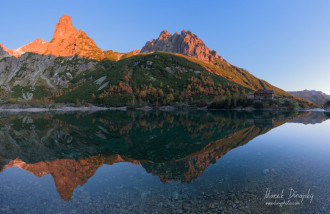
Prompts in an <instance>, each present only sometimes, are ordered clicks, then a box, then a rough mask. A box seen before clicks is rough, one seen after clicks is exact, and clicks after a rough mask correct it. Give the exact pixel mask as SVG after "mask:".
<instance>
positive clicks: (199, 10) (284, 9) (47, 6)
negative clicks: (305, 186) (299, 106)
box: [0, 0, 330, 94]
mask: <svg viewBox="0 0 330 214" xmlns="http://www.w3.org/2000/svg"><path fill="white" fill-rule="evenodd" d="M63 14H68V15H70V16H71V18H72V21H73V25H74V26H75V27H76V28H78V29H80V28H81V29H83V30H84V31H85V32H86V33H87V34H88V35H89V36H90V37H91V38H92V39H93V40H94V41H95V42H96V44H97V45H98V46H99V47H100V48H102V49H104V50H114V51H119V52H128V51H131V50H134V49H140V48H141V47H142V46H143V45H144V44H145V42H146V41H148V40H151V39H152V38H157V37H158V35H159V33H160V32H161V31H162V30H164V29H167V30H168V31H169V32H170V33H174V32H176V31H178V32H180V31H181V30H182V29H186V30H191V31H192V32H193V33H195V34H197V35H198V36H199V37H200V38H201V39H202V40H203V41H204V42H205V43H206V45H207V46H208V47H209V48H210V49H214V50H216V51H218V54H219V55H222V56H223V57H224V58H225V59H227V61H229V62H230V63H232V64H233V65H236V66H239V67H242V68H245V69H247V70H248V71H249V72H250V73H252V74H254V75H255V76H257V77H259V78H262V79H265V80H267V81H268V82H270V83H272V84H274V85H276V86H278V87H280V88H283V89H284V90H303V89H316V90H322V91H324V92H326V93H328V94H330V1H328V0H324V1H322V0H317V1H312V0H309V1H305V0H290V1H288V0H276V1H265V0H260V1H247V0H235V1H229V0H226V1H225V0H223V1H222V0H214V1H212V0H209V1H204V0H203V1H202V0H201V1H194V0H189V1H188V0H187V1H184V0H173V1H171V0H167V1H156V0H155V1H144V0H139V1H138V0H131V1H126V0H120V1H110V0H109V1H97V0H95V1H71V0H70V1H69V0H66V1H32V0H30V1H25V0H24V1H23V0H22V1H16V0H10V1H3V2H1V13H0V44H1V43H2V44H4V45H5V46H6V47H7V48H17V47H20V46H22V45H24V44H27V43H29V42H31V41H33V40H34V39H36V38H38V37H40V38H42V39H44V40H48V41H50V40H51V38H52V35H53V33H54V29H55V25H56V23H57V22H58V20H59V18H60V16H61V15H63Z"/></svg>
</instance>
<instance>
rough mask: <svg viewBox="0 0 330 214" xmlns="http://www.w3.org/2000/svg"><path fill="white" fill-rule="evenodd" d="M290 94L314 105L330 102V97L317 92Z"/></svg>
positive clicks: (293, 92) (305, 91) (306, 91)
mask: <svg viewBox="0 0 330 214" xmlns="http://www.w3.org/2000/svg"><path fill="white" fill-rule="evenodd" d="M288 92H289V93H290V94H292V95H293V96H296V97H300V98H302V99H305V100H308V101H310V102H313V103H317V104H323V103H324V102H325V101H326V100H330V95H328V94H326V93H324V92H322V91H317V90H307V89H305V90H303V91H288Z"/></svg>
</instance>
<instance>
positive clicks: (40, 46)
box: [2, 38, 49, 57]
mask: <svg viewBox="0 0 330 214" xmlns="http://www.w3.org/2000/svg"><path fill="white" fill-rule="evenodd" d="M48 44H49V43H48V42H47V41H44V40H42V39H40V38H38V39H36V40H34V41H33V42H30V43H29V44H27V45H24V46H22V47H19V48H16V49H7V48H5V47H4V46H3V45H2V48H3V49H4V50H6V51H7V52H8V53H9V54H10V55H12V56H15V57H20V56H22V54H24V53H26V52H33V53H37V54H44V53H45V51H46V50H47V47H48Z"/></svg>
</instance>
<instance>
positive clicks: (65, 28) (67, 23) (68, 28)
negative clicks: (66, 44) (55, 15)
mask: <svg viewBox="0 0 330 214" xmlns="http://www.w3.org/2000/svg"><path fill="white" fill-rule="evenodd" d="M75 33H77V29H76V28H75V27H73V25H72V20H71V17H70V16H68V15H63V16H62V17H61V18H60V20H59V21H58V23H57V24H56V28H55V32H54V35H53V39H52V40H51V43H56V42H58V41H57V40H62V39H66V38H69V37H71V36H72V35H73V34H75Z"/></svg>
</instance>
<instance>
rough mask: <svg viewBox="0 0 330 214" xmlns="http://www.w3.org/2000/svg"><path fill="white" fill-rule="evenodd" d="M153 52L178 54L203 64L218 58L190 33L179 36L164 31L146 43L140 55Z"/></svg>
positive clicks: (215, 53) (186, 32)
mask: <svg viewBox="0 0 330 214" xmlns="http://www.w3.org/2000/svg"><path fill="white" fill-rule="evenodd" d="M155 51H165V52H171V53H179V54H183V55H186V56H192V57H196V58H198V59H200V60H202V61H204V62H213V61H214V60H215V59H218V58H220V59H221V60H223V59H222V57H219V56H218V54H217V52H216V51H214V50H210V49H209V48H208V47H207V46H206V45H205V44H204V42H203V41H202V40H201V39H199V38H198V36H196V35H195V34H193V33H192V32H191V31H185V30H183V31H181V34H178V33H175V34H174V35H172V34H170V33H169V32H168V31H166V30H164V31H162V32H161V33H160V35H159V37H158V39H156V40H155V39H153V40H152V41H148V42H147V43H146V44H145V46H144V47H143V48H142V49H141V53H149V52H155Z"/></svg>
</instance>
